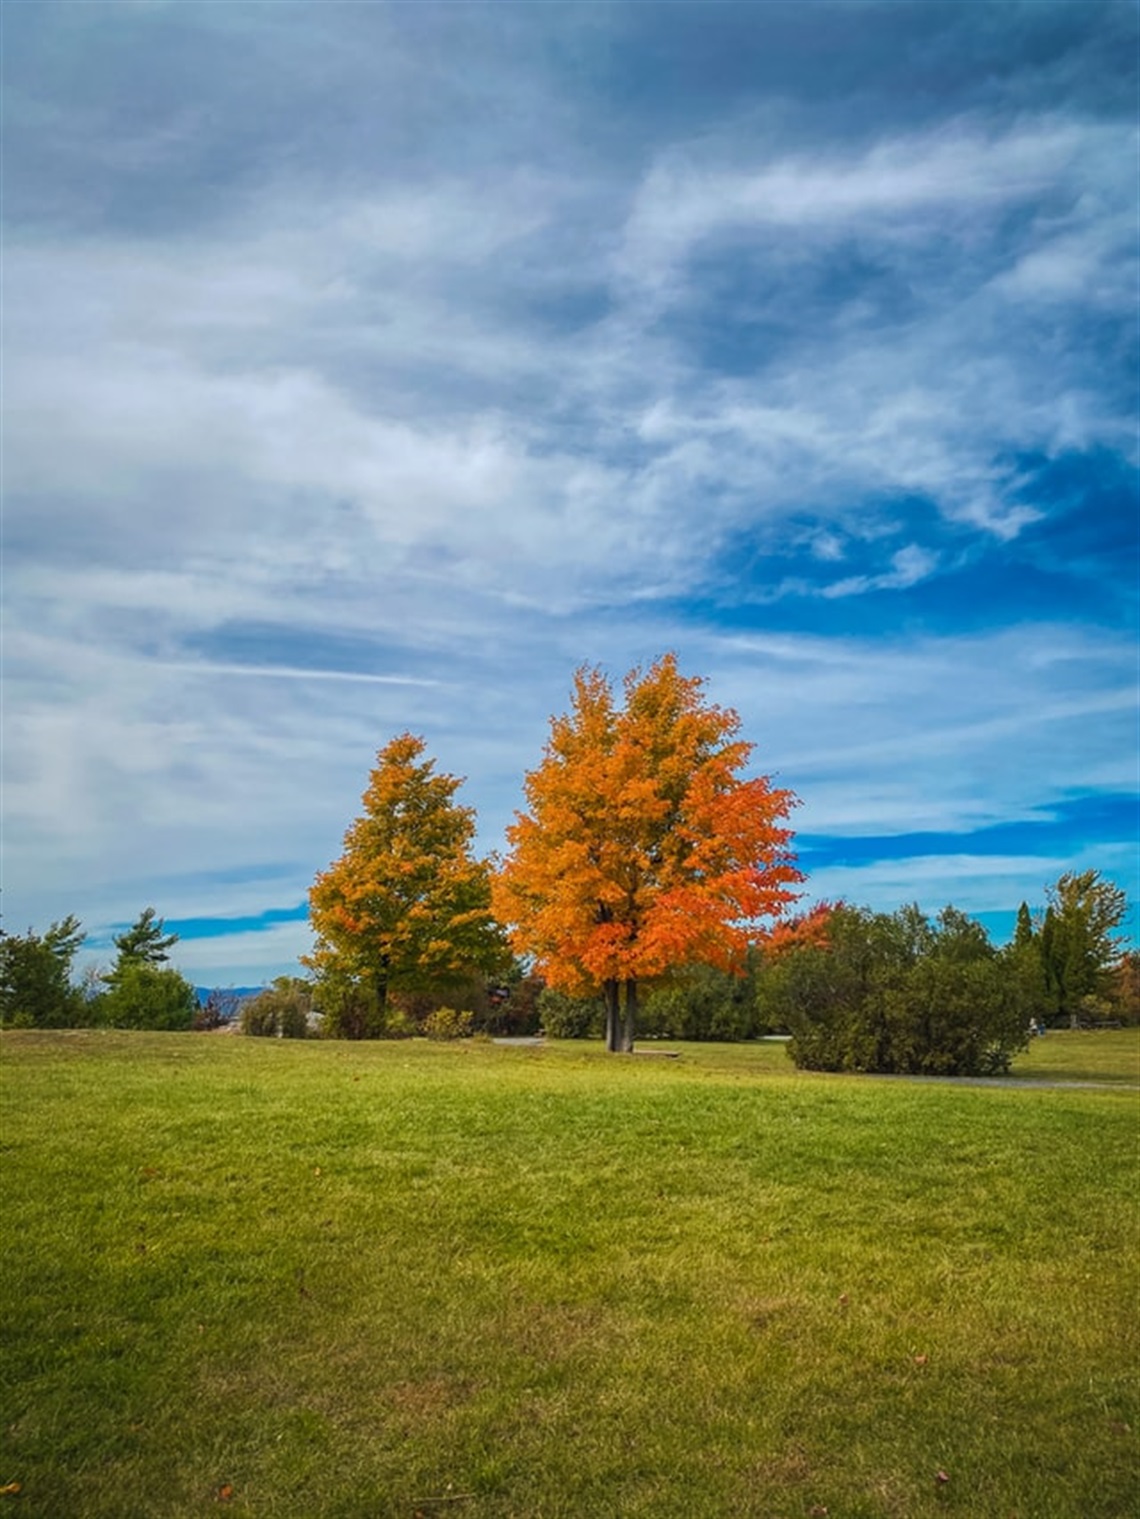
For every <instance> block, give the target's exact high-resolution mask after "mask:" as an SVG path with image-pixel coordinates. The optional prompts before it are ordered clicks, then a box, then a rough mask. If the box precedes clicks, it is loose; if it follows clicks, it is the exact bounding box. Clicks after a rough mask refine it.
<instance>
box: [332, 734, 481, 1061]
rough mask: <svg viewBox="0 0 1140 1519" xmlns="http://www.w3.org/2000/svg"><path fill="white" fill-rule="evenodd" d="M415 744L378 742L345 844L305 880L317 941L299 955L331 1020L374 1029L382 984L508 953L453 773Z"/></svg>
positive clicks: (387, 988)
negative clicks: (309, 880) (360, 808)
mask: <svg viewBox="0 0 1140 1519" xmlns="http://www.w3.org/2000/svg"><path fill="white" fill-rule="evenodd" d="M424 748H425V746H424V741H423V739H422V738H419V737H416V736H415V735H413V734H411V733H402V734H400V735H399V736H398V737H397V738H394V739H392V740H391V742H390V743H388V744H387V745H386V746H385V747H384V748H383V749H381V750H380V751H379V753H378V755H377V763H376V766H375V767H374V769H373V770H372V772H371V776H370V779H369V783H368V787H367V789H366V790H365V792H364V796H363V799H362V800H363V804H364V811H363V814H362V815H361V816H360V817H359V818H357V819H356V821H355V822H354V823H353V824H352V825H351V827H350V828H349V829H348V831H347V833H346V834H345V836H344V853H343V854H342V855H341V856H340V858H339V859H337V860H335V861H334V862H333V863H332V864H331V865H330V866H329V868H328V869H327V870H325V871H322V872H321V873H320V874H319V875H318V876H317V878H316V880H315V881H314V883H313V886H312V888H311V890H310V892H309V916H310V920H311V922H312V926H313V930H314V932H315V935H316V944H315V947H314V949H313V951H312V953H311V954H309V955H307V956H305V957H304V963H305V964H306V965H308V966H310V967H311V968H312V969H313V970H314V971H315V972H316V973H317V975H318V977H319V978H320V981H321V990H320V993H319V1002H320V1006H321V1009H322V1011H323V1012H324V1014H325V1017H326V1022H327V1023H328V1024H330V1025H331V1028H330V1031H331V1032H338V1033H340V1034H342V1035H345V1036H348V1037H366V1036H369V1035H378V1034H381V1033H382V1032H383V1030H384V1022H385V1017H386V1012H387V1004H388V995H389V993H390V992H394V991H413V992H414V991H423V990H428V989H435V988H438V987H446V986H447V985H449V984H453V983H455V982H457V981H462V979H463V978H464V977H465V976H468V975H470V974H471V973H472V971H475V970H483V971H486V972H493V971H495V970H496V969H498V968H500V967H501V966H502V965H503V964H504V963H505V962H506V946H505V944H504V941H503V937H502V934H501V932H500V930H499V929H498V927H497V925H496V924H495V922H494V919H493V918H492V916H491V891H490V870H489V866H488V864H487V862H486V861H485V860H481V859H478V858H476V857H475V855H474V854H473V852H472V846H473V841H474V837H475V814H474V811H473V809H472V808H470V807H464V806H461V805H460V804H459V803H458V802H456V800H455V793H456V792H457V790H458V789H459V787H460V785H461V784H462V781H461V779H460V778H457V777H456V776H452V775H445V774H442V773H437V772H436V769H435V761H434V760H433V759H430V758H426V757H425V753H424Z"/></svg>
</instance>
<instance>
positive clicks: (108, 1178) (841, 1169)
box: [0, 1031, 1140, 1519]
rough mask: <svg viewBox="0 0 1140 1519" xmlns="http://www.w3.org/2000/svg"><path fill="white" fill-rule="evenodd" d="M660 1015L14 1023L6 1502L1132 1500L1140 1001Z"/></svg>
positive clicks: (491, 1506)
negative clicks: (815, 1031) (869, 1073)
mask: <svg viewBox="0 0 1140 1519" xmlns="http://www.w3.org/2000/svg"><path fill="white" fill-rule="evenodd" d="M1101 1040H1104V1041H1106V1042H1105V1043H1100V1042H1099V1041H1101ZM672 1047H673V1048H680V1049H681V1051H682V1054H681V1057H680V1058H679V1059H677V1060H668V1059H662V1058H656V1057H654V1056H653V1055H648V1054H647V1055H645V1056H640V1057H633V1058H620V1057H607V1056H606V1055H605V1054H604V1053H603V1052H602V1051H601V1050H600V1049H599V1048H598V1047H597V1046H582V1045H555V1046H550V1047H547V1048H545V1049H520V1048H510V1049H507V1048H501V1047H496V1046H492V1045H489V1044H482V1043H478V1042H476V1043H466V1044H464V1045H462V1046H455V1047H448V1046H433V1045H428V1044H425V1043H422V1042H419V1041H416V1042H410V1043H400V1044H380V1045H364V1046H361V1045H346V1044H330V1043H312V1044H290V1043H278V1042H275V1041H259V1040H243V1039H240V1038H232V1037H226V1036H206V1035H174V1034H166V1035H143V1034H124V1033H89V1034H88V1033H84V1034H34V1033H20V1034H9V1035H6V1036H5V1037H4V1039H3V1044H2V1060H0V1075H2V1082H3V1109H2V1115H0V1116H2V1133H0V1138H2V1148H3V1180H4V1228H3V1232H2V1240H3V1245H2V1249H3V1261H2V1279H0V1292H2V1301H0V1310H2V1322H3V1325H4V1338H5V1348H4V1355H3V1361H2V1365H3V1372H2V1376H3V1382H4V1391H3V1412H2V1421H3V1422H2V1427H3V1431H4V1444H3V1451H2V1454H0V1488H3V1487H4V1486H5V1485H6V1484H10V1483H13V1484H14V1483H19V1484H20V1489H19V1491H18V1492H11V1493H8V1494H6V1495H5V1496H3V1497H0V1513H2V1512H3V1505H4V1504H7V1505H9V1511H10V1512H12V1513H17V1512H18V1513H20V1514H22V1515H27V1516H32V1515H37V1516H43V1519H84V1516H89V1515H90V1516H95V1515H100V1516H114V1519H132V1516H140V1519H143V1516H145V1519H162V1516H175V1515H196V1514H216V1513H217V1512H219V1508H221V1510H222V1511H224V1512H228V1513H230V1514H233V1515H249V1516H255V1515H256V1516H270V1515H274V1516H282V1519H309V1516H312V1519H318V1516H343V1519H371V1516H388V1515H391V1516H406V1519H413V1516H415V1515H416V1514H422V1515H425V1516H434V1515H441V1514H442V1515H447V1516H452V1515H454V1516H457V1519H490V1516H495V1519H499V1516H502V1519H512V1516H513V1519H555V1516H576V1515H583V1516H603V1519H604V1516H618V1515H621V1516H625V1515H630V1516H634V1515H640V1516H647V1519H648V1516H652V1519H668V1516H676V1519H702V1516H729V1515H731V1516H736V1515H757V1516H765V1519H768V1516H771V1519H780V1516H784V1515H788V1516H809V1515H820V1514H823V1513H826V1514H828V1515H830V1516H831V1519H838V1516H864V1515H865V1516H898V1519H922V1516H925V1515H934V1514H959V1515H963V1516H994V1519H1011V1516H1020V1519H1053V1516H1056V1519H1061V1516H1072V1519H1078V1516H1079V1519H1091V1516H1097V1519H1113V1516H1125V1515H1127V1516H1129V1519H1131V1516H1132V1515H1133V1514H1135V1513H1136V1512H1137V1511H1138V1507H1140V1473H1138V1459H1137V1456H1138V1447H1137V1430H1138V1428H1140V1422H1138V1421H1140V1414H1138V1410H1137V1382H1138V1380H1140V1378H1138V1372H1137V1367H1138V1363H1140V1355H1138V1345H1137V1339H1138V1333H1137V1331H1138V1324H1137V1304H1138V1301H1140V1293H1138V1287H1140V1281H1138V1269H1137V1259H1138V1252H1137V1245H1138V1243H1140V1227H1138V1224H1140V1205H1138V1202H1137V1198H1138V1188H1137V1159H1138V1153H1137V1138H1138V1124H1137V1119H1138V1090H1140V1088H1138V1082H1140V1074H1138V1057H1140V1036H1138V1035H1137V1034H1136V1032H1134V1031H1127V1032H1125V1033H1122V1034H1109V1035H1086V1034H1074V1035H1069V1034H1051V1035H1049V1036H1048V1037H1047V1038H1046V1039H1044V1040H1040V1041H1037V1042H1035V1044H1034V1046H1033V1048H1032V1049H1031V1050H1030V1051H1029V1052H1027V1054H1026V1055H1025V1056H1024V1057H1023V1058H1022V1061H1021V1062H1019V1065H1018V1069H1019V1070H1024V1072H1025V1075H1026V1076H1027V1077H1032V1078H1035V1079H1037V1080H1043V1079H1053V1080H1066V1079H1073V1080H1093V1079H1095V1080H1104V1081H1106V1082H1108V1081H1114V1082H1115V1083H1116V1085H1115V1087H1113V1086H1108V1087H1105V1088H1103V1089H1102V1088H1063V1089H1048V1088H1043V1087H1039V1086H1025V1087H1022V1088H1020V1089H1019V1088H1018V1087H1016V1086H1012V1087H1007V1086H994V1087H978V1086H971V1085H953V1084H950V1085H939V1084H933V1083H912V1082H905V1081H882V1080H875V1079H872V1078H846V1077H837V1076H810V1075H805V1074H799V1073H796V1072H795V1071H794V1070H793V1069H792V1068H791V1066H790V1064H789V1063H788V1061H787V1058H786V1055H785V1053H784V1051H783V1049H782V1047H781V1046H779V1045H775V1044H764V1045H760V1046H740V1047H726V1046H719V1047H717V1046H672ZM649 1048H650V1049H653V1048H654V1047H653V1046H649ZM1094 1071H1095V1072H1096V1073H1097V1074H1096V1075H1090V1073H1091V1072H1094Z"/></svg>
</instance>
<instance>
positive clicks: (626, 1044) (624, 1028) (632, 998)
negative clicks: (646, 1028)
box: [621, 981, 637, 1055]
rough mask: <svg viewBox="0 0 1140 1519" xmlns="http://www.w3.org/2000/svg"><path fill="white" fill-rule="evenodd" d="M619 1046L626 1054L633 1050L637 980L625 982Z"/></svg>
mask: <svg viewBox="0 0 1140 1519" xmlns="http://www.w3.org/2000/svg"><path fill="white" fill-rule="evenodd" d="M622 1012H623V1016H622V1025H621V1047H622V1051H623V1053H625V1054H626V1055H629V1054H632V1052H633V1035H634V1031H635V1029H636V1028H637V982H636V981H627V982H626V983H625V1007H624V1008H623V1010H622Z"/></svg>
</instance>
